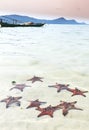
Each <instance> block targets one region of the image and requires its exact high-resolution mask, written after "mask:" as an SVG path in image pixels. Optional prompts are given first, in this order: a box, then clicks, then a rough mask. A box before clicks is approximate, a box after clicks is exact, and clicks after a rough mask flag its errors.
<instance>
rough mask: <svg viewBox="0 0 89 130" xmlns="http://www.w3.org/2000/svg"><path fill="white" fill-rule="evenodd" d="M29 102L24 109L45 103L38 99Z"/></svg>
mask: <svg viewBox="0 0 89 130" xmlns="http://www.w3.org/2000/svg"><path fill="white" fill-rule="evenodd" d="M30 102H31V103H30V105H29V106H28V107H27V108H26V109H28V108H32V107H39V106H40V105H42V104H45V103H46V102H41V101H39V99H36V100H34V101H30Z"/></svg>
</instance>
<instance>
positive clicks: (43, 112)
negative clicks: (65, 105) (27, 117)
mask: <svg viewBox="0 0 89 130" xmlns="http://www.w3.org/2000/svg"><path fill="white" fill-rule="evenodd" d="M58 109H59V106H51V105H49V106H48V107H46V108H40V107H38V108H36V110H38V111H41V113H40V114H39V115H38V116H37V117H41V116H44V115H48V116H50V117H53V113H54V112H55V111H56V110H58Z"/></svg>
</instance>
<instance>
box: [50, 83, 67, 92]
mask: <svg viewBox="0 0 89 130" xmlns="http://www.w3.org/2000/svg"><path fill="white" fill-rule="evenodd" d="M68 86H69V84H58V83H56V85H51V86H48V87H53V88H57V92H60V91H61V90H67V89H68Z"/></svg>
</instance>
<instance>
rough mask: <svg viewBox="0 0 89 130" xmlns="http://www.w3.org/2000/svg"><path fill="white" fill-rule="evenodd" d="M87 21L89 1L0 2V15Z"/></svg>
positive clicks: (23, 0) (40, 0)
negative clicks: (69, 18) (14, 14)
mask: <svg viewBox="0 0 89 130" xmlns="http://www.w3.org/2000/svg"><path fill="white" fill-rule="evenodd" d="M3 13H4V14H5V13H9V14H13V13H18V14H27V15H29V16H30V15H31V16H32V15H33V16H42V17H43V16H48V17H61V16H63V17H71V18H82V19H89V0H0V14H3Z"/></svg>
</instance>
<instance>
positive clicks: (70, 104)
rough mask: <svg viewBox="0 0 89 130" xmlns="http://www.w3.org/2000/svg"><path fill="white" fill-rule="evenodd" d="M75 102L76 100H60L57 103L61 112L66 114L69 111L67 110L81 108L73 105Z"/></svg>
mask: <svg viewBox="0 0 89 130" xmlns="http://www.w3.org/2000/svg"><path fill="white" fill-rule="evenodd" d="M76 103H77V101H74V102H65V101H61V104H59V105H58V106H59V108H60V109H62V113H63V115H64V116H66V115H67V114H68V112H69V110H72V109H75V110H81V111H82V110H83V109H81V108H77V107H76V106H75V104H76Z"/></svg>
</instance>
